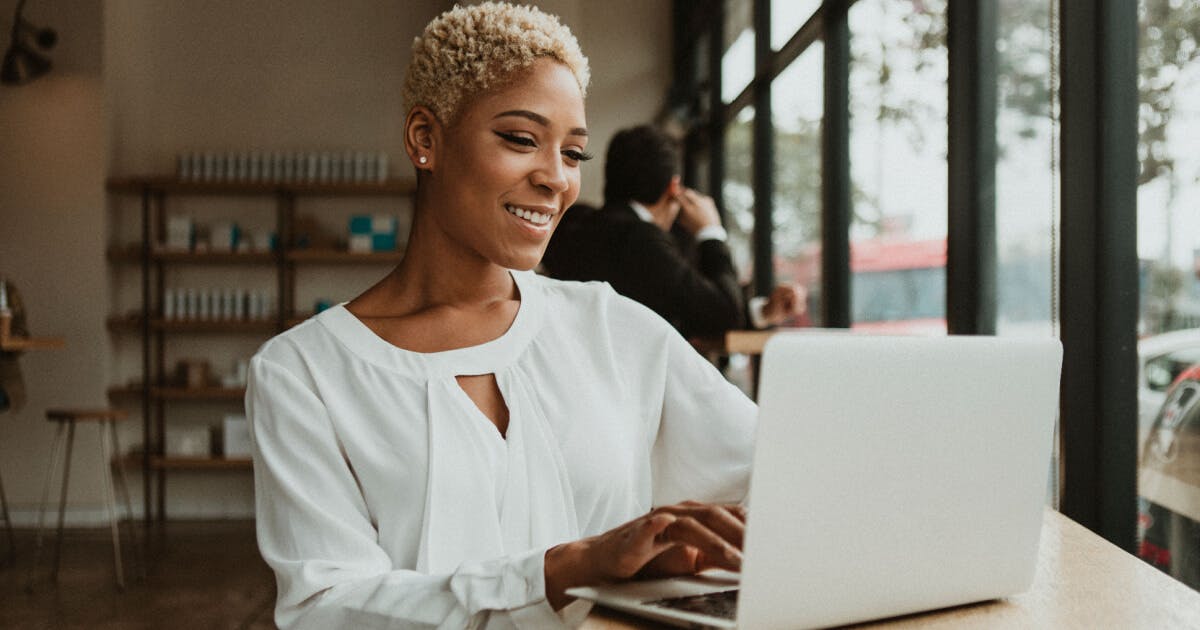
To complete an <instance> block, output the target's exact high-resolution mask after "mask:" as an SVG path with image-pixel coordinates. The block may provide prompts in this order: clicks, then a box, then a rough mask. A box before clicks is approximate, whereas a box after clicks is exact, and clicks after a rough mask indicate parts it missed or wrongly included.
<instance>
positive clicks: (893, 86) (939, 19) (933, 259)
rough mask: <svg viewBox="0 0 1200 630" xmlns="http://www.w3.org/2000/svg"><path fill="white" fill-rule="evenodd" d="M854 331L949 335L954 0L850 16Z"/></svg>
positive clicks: (868, 1) (856, 8) (869, 9)
mask: <svg viewBox="0 0 1200 630" xmlns="http://www.w3.org/2000/svg"><path fill="white" fill-rule="evenodd" d="M849 24H850V33H851V38H850V42H851V48H850V175H851V182H852V186H853V189H852V191H851V194H852V198H853V201H854V217H853V218H852V220H851V226H850V240H851V243H850V267H851V273H852V277H851V287H850V291H851V303H852V311H853V312H852V314H851V317H852V326H853V327H854V328H856V329H860V330H865V331H876V332H889V333H890V332H902V333H916V334H944V333H945V332H946V316H945V312H946V300H945V285H946V277H945V266H946V195H947V191H946V188H947V179H946V177H947V176H946V100H947V92H946V80H947V57H946V2H945V0H926V1H925V2H920V3H908V2H894V1H893V0H861V1H859V2H856V3H855V4H854V5H853V6H852V7H851V8H850V13H849Z"/></svg>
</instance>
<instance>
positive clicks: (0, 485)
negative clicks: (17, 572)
mask: <svg viewBox="0 0 1200 630" xmlns="http://www.w3.org/2000/svg"><path fill="white" fill-rule="evenodd" d="M0 512H3V513H4V530H5V532H7V534H8V559H9V561H10V562H16V560H17V543H16V541H15V539H14V538H13V526H12V518H10V517H9V516H8V497H6V496H4V477H0Z"/></svg>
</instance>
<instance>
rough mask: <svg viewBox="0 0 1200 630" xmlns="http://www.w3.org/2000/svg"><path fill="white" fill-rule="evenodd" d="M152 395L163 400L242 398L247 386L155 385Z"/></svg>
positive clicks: (151, 391) (244, 395)
mask: <svg viewBox="0 0 1200 630" xmlns="http://www.w3.org/2000/svg"><path fill="white" fill-rule="evenodd" d="M150 395H151V396H154V397H155V398H159V399H162V400H242V399H243V398H245V397H246V388H245V387H155V388H153V389H151V390H150Z"/></svg>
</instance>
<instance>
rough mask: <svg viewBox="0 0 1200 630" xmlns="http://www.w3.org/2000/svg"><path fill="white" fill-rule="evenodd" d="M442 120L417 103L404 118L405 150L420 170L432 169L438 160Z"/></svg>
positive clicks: (414, 165)
mask: <svg viewBox="0 0 1200 630" xmlns="http://www.w3.org/2000/svg"><path fill="white" fill-rule="evenodd" d="M440 135H441V122H440V121H439V120H438V118H437V116H435V115H434V113H433V112H432V111H430V110H429V108H427V107H425V106H423V105H417V106H416V107H413V108H412V110H410V111H409V112H408V118H406V119H405V120H404V151H405V153H408V159H409V160H411V161H412V165H413V167H414V168H416V169H417V171H418V172H420V171H432V170H433V169H434V165H435V164H436V162H437V147H438V144H439V143H438V141H437V140H438V138H439V137H440Z"/></svg>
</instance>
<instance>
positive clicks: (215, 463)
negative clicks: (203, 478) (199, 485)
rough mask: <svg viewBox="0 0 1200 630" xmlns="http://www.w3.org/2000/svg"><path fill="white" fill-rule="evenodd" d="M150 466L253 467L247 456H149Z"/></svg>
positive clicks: (162, 467) (221, 468)
mask: <svg viewBox="0 0 1200 630" xmlns="http://www.w3.org/2000/svg"><path fill="white" fill-rule="evenodd" d="M150 467H151V468H154V469H156V470H213V469H217V470H250V469H251V468H253V467H254V464H253V462H252V460H251V459H250V458H248V457H246V458H242V457H237V458H228V459H226V458H224V457H158V456H154V457H151V458H150Z"/></svg>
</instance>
